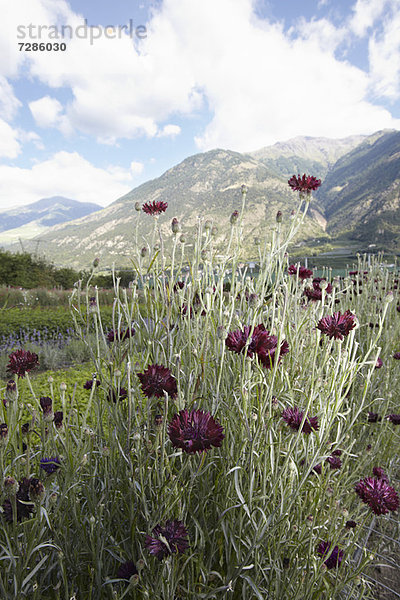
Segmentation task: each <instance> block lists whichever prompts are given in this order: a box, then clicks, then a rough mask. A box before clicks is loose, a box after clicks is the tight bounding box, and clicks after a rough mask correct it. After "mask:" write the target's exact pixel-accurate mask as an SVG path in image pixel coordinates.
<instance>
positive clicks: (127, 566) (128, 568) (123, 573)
mask: <svg viewBox="0 0 400 600" xmlns="http://www.w3.org/2000/svg"><path fill="white" fill-rule="evenodd" d="M137 572H138V571H137V568H136V565H135V563H134V562H133V560H128V561H127V562H124V563H122V565H120V567H119V569H118V571H117V577H119V579H127V580H128V581H129V579H130V578H131V577H132V575H137Z"/></svg>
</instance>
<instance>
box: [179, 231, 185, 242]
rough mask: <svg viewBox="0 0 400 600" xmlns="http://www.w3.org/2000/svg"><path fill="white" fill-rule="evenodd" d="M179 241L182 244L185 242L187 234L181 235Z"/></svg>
mask: <svg viewBox="0 0 400 600" xmlns="http://www.w3.org/2000/svg"><path fill="white" fill-rule="evenodd" d="M179 241H180V242H181V244H184V243H185V242H186V236H185V235H183V233H182V235H181V237H180V238H179Z"/></svg>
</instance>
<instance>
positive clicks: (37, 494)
mask: <svg viewBox="0 0 400 600" xmlns="http://www.w3.org/2000/svg"><path fill="white" fill-rule="evenodd" d="M44 495H45V489H44V485H43V483H42V482H41V481H40V479H37V478H36V477H32V479H31V481H30V484H29V497H30V499H31V500H32V501H33V502H35V503H38V504H40V503H41V502H42V500H43V498H44Z"/></svg>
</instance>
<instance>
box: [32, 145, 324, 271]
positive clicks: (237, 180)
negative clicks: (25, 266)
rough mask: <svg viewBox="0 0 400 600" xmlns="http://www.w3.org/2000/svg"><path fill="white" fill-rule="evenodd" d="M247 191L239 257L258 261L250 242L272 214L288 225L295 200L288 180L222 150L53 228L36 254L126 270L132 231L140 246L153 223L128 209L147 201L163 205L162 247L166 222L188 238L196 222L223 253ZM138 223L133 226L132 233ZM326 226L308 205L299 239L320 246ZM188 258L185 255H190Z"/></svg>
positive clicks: (264, 232) (265, 230) (268, 226)
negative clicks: (210, 229) (207, 224)
mask: <svg viewBox="0 0 400 600" xmlns="http://www.w3.org/2000/svg"><path fill="white" fill-rule="evenodd" d="M242 183H246V185H247V186H248V188H249V191H248V194H247V203H246V210H245V214H244V222H243V224H244V231H245V232H246V236H245V239H244V242H243V254H247V255H250V256H256V255H257V252H258V251H257V248H256V247H255V245H254V238H255V237H259V238H265V237H266V236H270V235H271V231H272V229H273V228H274V227H275V218H276V213H277V211H278V210H282V211H283V213H284V219H285V220H286V222H289V216H290V211H291V210H293V209H294V208H295V207H296V206H297V194H294V193H293V192H292V191H291V190H290V189H289V187H288V185H287V180H286V179H285V178H283V177H281V176H277V175H276V173H271V171H270V169H269V168H268V167H267V166H266V165H264V164H263V163H262V162H260V161H258V160H256V159H254V158H253V157H251V156H250V155H245V154H240V153H238V152H231V151H229V150H221V149H217V150H211V151H209V152H205V153H202V154H196V155H194V156H190V157H189V158H187V159H185V160H184V161H183V162H181V163H180V164H178V165H177V166H175V167H173V168H172V169H169V170H168V171H166V172H165V173H164V174H163V175H161V177H158V178H157V179H154V180H152V181H148V182H146V183H144V184H142V185H141V186H139V187H137V188H135V189H134V190H132V191H131V192H129V193H128V194H126V195H125V196H123V197H122V198H120V199H119V200H117V201H116V202H114V203H113V204H111V205H110V206H108V207H107V208H105V209H103V210H101V211H99V212H96V213H93V214H92V215H89V216H87V217H84V218H82V219H79V220H78V221H73V222H71V223H66V224H62V225H57V226H56V227H53V228H52V230H51V231H49V232H48V233H47V234H46V237H45V240H46V244H43V245H42V246H41V251H45V252H46V255H48V256H51V257H52V260H53V261H54V262H56V263H59V264H70V265H72V266H75V267H78V266H89V265H90V264H91V262H92V260H93V258H94V257H95V256H100V257H101V258H102V263H103V264H107V265H110V264H111V263H112V262H113V261H115V263H116V264H117V265H118V266H123V265H129V264H130V261H129V255H130V254H131V252H132V248H133V246H134V237H135V229H136V227H137V226H138V230H139V233H140V236H139V244H140V245H144V244H145V243H146V241H150V239H151V232H152V230H153V219H152V218H151V217H150V216H148V215H146V214H144V213H143V212H137V211H136V210H135V203H136V202H139V203H140V204H143V203H145V202H152V201H153V200H161V201H164V202H168V210H167V212H166V213H165V214H164V215H162V216H161V217H160V224H161V229H162V232H163V234H164V237H165V240H166V242H165V243H166V244H167V245H168V244H172V236H171V227H170V224H171V220H172V218H173V217H177V218H178V219H179V221H180V223H181V224H182V229H183V231H184V232H185V235H186V236H187V240H188V243H191V241H192V240H191V239H190V238H192V237H193V236H194V233H195V229H196V226H197V222H198V217H200V218H202V219H203V220H204V221H205V220H210V221H212V223H213V225H216V226H217V227H218V228H219V234H218V235H217V237H216V245H217V247H218V249H219V250H220V251H221V252H223V251H224V248H225V244H226V236H227V234H229V231H230V222H229V219H230V216H231V214H232V212H233V211H234V210H240V208H241V202H242V200H241V192H240V186H241V184H242ZM139 223H140V225H139ZM324 227H325V220H324V218H323V215H322V213H321V211H320V210H319V208H318V204H317V203H316V202H315V203H314V204H313V206H312V208H311V211H310V215H309V217H307V221H306V227H305V234H304V237H305V238H307V239H310V238H312V239H314V238H316V237H319V238H326V234H325V233H324ZM189 251H190V250H189Z"/></svg>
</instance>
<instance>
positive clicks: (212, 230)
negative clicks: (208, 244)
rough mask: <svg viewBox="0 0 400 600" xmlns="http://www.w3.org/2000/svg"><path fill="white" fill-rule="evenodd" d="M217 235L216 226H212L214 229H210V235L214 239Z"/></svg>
mask: <svg viewBox="0 0 400 600" xmlns="http://www.w3.org/2000/svg"><path fill="white" fill-rule="evenodd" d="M217 234H218V227H217V226H216V225H214V227H212V228H211V235H212V236H213V237H215V236H216V235H217Z"/></svg>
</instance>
